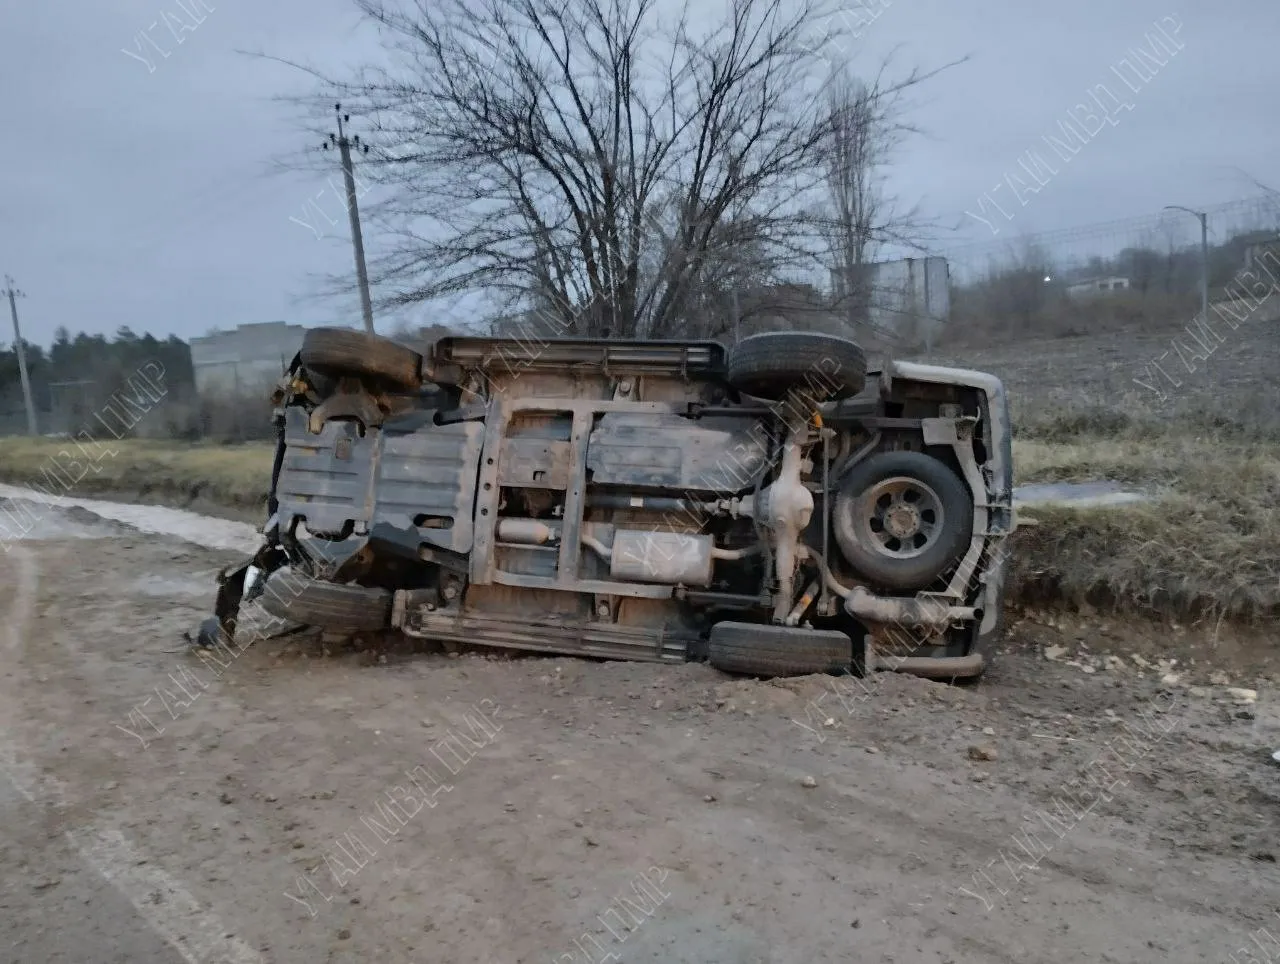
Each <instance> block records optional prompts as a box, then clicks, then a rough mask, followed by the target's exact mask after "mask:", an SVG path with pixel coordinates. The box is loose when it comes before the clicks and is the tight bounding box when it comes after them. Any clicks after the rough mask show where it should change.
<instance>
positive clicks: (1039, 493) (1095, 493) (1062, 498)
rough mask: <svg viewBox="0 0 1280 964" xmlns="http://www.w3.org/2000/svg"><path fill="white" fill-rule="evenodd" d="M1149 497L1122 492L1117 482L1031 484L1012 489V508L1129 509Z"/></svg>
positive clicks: (1131, 492)
mask: <svg viewBox="0 0 1280 964" xmlns="http://www.w3.org/2000/svg"><path fill="white" fill-rule="evenodd" d="M1150 498H1151V497H1150V496H1149V495H1146V494H1145V493H1142V492H1134V491H1132V490H1131V489H1126V488H1125V487H1124V486H1122V485H1121V484H1120V483H1118V482H1110V481H1102V482H1033V483H1030V484H1028V485H1016V486H1014V488H1013V503H1014V505H1074V506H1081V507H1092V506H1110V505H1132V504H1133V503H1135V502H1147V501H1149V500H1150Z"/></svg>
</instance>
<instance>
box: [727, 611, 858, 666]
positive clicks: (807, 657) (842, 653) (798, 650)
mask: <svg viewBox="0 0 1280 964" xmlns="http://www.w3.org/2000/svg"><path fill="white" fill-rule="evenodd" d="M707 661H708V662H709V663H710V664H711V665H712V666H714V667H715V668H716V669H721V670H724V671H725V672H726V673H745V674H747V675H749V676H807V675H808V674H810V673H847V672H848V671H849V666H850V664H851V663H852V661H853V644H852V643H851V642H850V641H849V637H848V636H846V635H845V634H844V633H840V632H836V631H835V630H830V629H827V630H823V629H801V628H799V627H792V626H771V625H767V624H764V623H733V622H724V623H716V624H715V625H714V626H712V627H711V642H710V644H709V646H708V649H707Z"/></svg>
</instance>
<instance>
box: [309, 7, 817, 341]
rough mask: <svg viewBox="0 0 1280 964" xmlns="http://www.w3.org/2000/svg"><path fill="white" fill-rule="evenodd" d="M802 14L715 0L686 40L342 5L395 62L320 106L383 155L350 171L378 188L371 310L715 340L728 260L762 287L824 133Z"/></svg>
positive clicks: (546, 11)
mask: <svg viewBox="0 0 1280 964" xmlns="http://www.w3.org/2000/svg"><path fill="white" fill-rule="evenodd" d="M820 2H822V0H729V2H728V4H727V8H726V13H725V15H724V16H723V18H722V19H720V20H719V21H718V22H715V23H712V24H710V25H709V26H695V20H696V21H697V23H699V24H702V23H705V20H706V18H705V17H703V16H702V15H701V13H700V14H699V16H698V17H697V18H693V17H691V16H690V14H689V11H688V9H685V10H683V11H680V10H677V11H676V16H674V17H672V15H671V11H670V9H669V8H668V7H666V6H663V7H662V8H661V10H660V9H659V6H658V4H657V3H656V0H405V2H404V3H403V4H398V5H395V6H393V5H391V4H384V3H383V2H381V0H357V3H358V5H359V6H360V7H361V8H362V9H363V10H364V12H365V13H366V14H367V15H368V16H369V17H371V18H372V19H373V21H375V22H376V24H377V25H378V26H379V27H380V29H381V30H382V33H383V36H384V38H385V45H386V46H387V48H388V50H389V52H390V54H391V58H390V62H391V64H392V65H391V66H389V67H380V68H378V67H370V68H367V69H364V70H362V71H361V72H360V74H359V76H358V77H357V78H356V79H355V80H353V81H350V82H348V83H345V84H341V83H339V84H332V83H331V84H329V85H327V89H326V95H327V99H328V95H331V92H332V91H333V90H334V89H335V87H336V89H337V92H338V93H339V96H340V97H341V99H342V101H343V105H344V109H347V108H348V105H349V109H350V110H351V111H352V112H353V113H356V112H360V113H363V114H366V115H371V116H374V117H376V118H377V121H378V127H379V129H380V131H381V134H380V136H381V138H382V139H383V140H384V141H389V142H394V143H396V145H397V146H396V147H395V148H394V149H392V150H388V151H386V152H384V153H383V155H382V156H381V158H380V159H377V160H373V161H372V163H370V162H366V164H365V168H364V169H365V171H366V172H369V175H370V176H371V177H372V178H373V179H375V180H377V181H382V182H383V183H385V184H386V186H387V188H388V190H387V191H386V192H384V193H385V197H386V198H387V200H385V201H383V202H381V203H380V204H379V205H377V206H376V207H375V209H374V212H373V216H374V219H375V221H376V222H377V224H376V228H380V229H381V234H382V238H383V239H384V240H383V243H382V244H381V250H380V251H379V252H378V253H377V256H376V257H375V259H374V262H373V264H372V265H371V269H372V275H373V280H374V283H375V285H376V286H377V287H378V288H379V289H381V291H382V293H383V300H384V303H387V304H410V303H415V302H423V301H432V300H435V299H438V298H442V297H448V296H456V295H461V294H468V293H476V292H483V293H484V294H485V295H488V296H498V297H500V298H501V299H502V305H501V307H502V308H503V310H507V311H518V310H520V309H524V310H528V309H529V307H530V305H531V304H534V303H536V304H538V305H540V306H542V307H543V308H544V309H545V310H547V311H549V312H550V314H551V316H552V317H553V319H554V323H555V325H556V326H557V327H558V329H559V330H558V331H557V332H556V333H563V334H599V333H603V332H608V333H610V334H613V335H616V336H620V337H646V336H647V337H655V336H665V335H670V334H673V333H676V332H678V331H682V330H684V328H685V327H686V326H687V325H689V324H690V322H691V319H694V320H695V321H696V324H697V325H698V326H700V327H703V328H714V327H716V325H720V326H721V327H723V324H724V319H725V318H726V317H727V315H724V313H723V311H722V307H723V306H720V305H719V301H718V299H719V298H720V297H721V296H722V295H723V293H724V291H725V290H726V288H727V287H728V286H731V285H733V284H736V283H738V282H739V281H740V280H741V277H742V275H743V273H744V271H743V266H742V265H741V264H738V263H737V262H735V259H736V258H737V257H738V256H739V255H740V254H741V253H742V252H743V251H750V252H752V260H753V264H752V266H751V268H752V271H753V272H755V273H756V274H755V277H756V279H757V280H759V279H760V277H761V274H760V272H762V271H763V272H767V271H768V270H770V266H773V265H776V264H779V263H781V262H783V261H784V260H785V259H786V258H788V257H794V256H795V252H796V251H797V250H798V249H799V248H800V239H801V237H802V236H803V234H804V231H805V224H806V214H805V211H806V210H807V208H808V206H809V203H808V202H809V201H811V198H812V192H813V191H814V190H815V186H816V183H817V180H818V176H819V164H818V160H819V157H820V155H821V151H822V150H823V149H824V146H825V145H826V143H827V141H828V131H829V124H828V121H829V119H828V117H827V116H826V114H825V112H824V111H823V110H822V109H821V98H820V97H819V96H817V94H818V90H817V85H818V83H820V81H821V78H820V76H819V74H818V71H817V70H816V69H815V68H816V65H817V63H818V62H819V59H820V58H819V54H818V53H817V52H815V51H814V50H813V49H812V48H811V47H810V45H808V44H807V43H806V39H805V38H806V32H807V28H808V27H810V26H811V25H812V23H813V22H814V21H815V20H817V19H819V18H820V17H821V16H822V15H823V13H824V11H823V10H822V9H821V8H820V7H819V3H820ZM318 102H319V100H318V98H317V103H318ZM374 233H375V234H377V233H378V232H377V231H375V232H374ZM735 264H737V267H734V265H735ZM713 307H714V308H715V311H720V312H721V315H724V317H720V318H719V320H718V321H717V320H716V318H713V317H711V315H714V314H715V311H713V310H712V308H713ZM717 317H719V316H717ZM699 318H700V319H701V320H697V319H699Z"/></svg>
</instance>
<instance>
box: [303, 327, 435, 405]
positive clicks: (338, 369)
mask: <svg viewBox="0 0 1280 964" xmlns="http://www.w3.org/2000/svg"><path fill="white" fill-rule="evenodd" d="M299 355H300V357H301V359H302V364H303V365H304V366H306V367H307V368H309V369H311V370H312V371H316V372H319V373H321V374H322V375H329V376H333V377H342V376H343V375H356V376H359V377H361V378H367V379H370V380H372V381H374V382H377V383H379V384H381V385H384V386H386V387H388V388H395V389H403V390H406V391H416V390H417V389H418V387H419V386H420V385H421V384H422V356H421V355H419V354H418V353H417V352H416V351H414V350H413V349H412V348H406V347H405V346H404V345H401V344H399V343H398V342H394V341H392V340H391V339H390V338H383V337H382V336H381V335H370V334H368V333H367V332H363V331H354V330H352V329H350V328H312V329H310V330H309V331H308V332H307V334H306V336H305V337H304V338H303V339H302V351H301V352H299Z"/></svg>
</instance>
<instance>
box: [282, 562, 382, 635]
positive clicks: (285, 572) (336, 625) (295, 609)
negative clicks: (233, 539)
mask: <svg viewBox="0 0 1280 964" xmlns="http://www.w3.org/2000/svg"><path fill="white" fill-rule="evenodd" d="M262 608H263V609H265V610H266V611H267V612H269V613H270V614H271V615H273V616H277V617H279V618H280V619H288V620H290V621H292V622H295V623H303V624H305V625H307V626H317V627H319V628H320V629H332V630H334V631H336V632H362V631H366V630H370V631H371V630H377V629H386V628H387V627H389V626H390V625H391V593H390V591H389V590H386V589H371V588H369V587H367V586H351V585H344V584H341V583H335V582H325V581H323V580H320V579H312V578H311V577H309V576H306V575H303V574H302V573H300V572H295V571H294V570H292V569H277V570H276V571H275V572H273V573H272V574H271V575H270V576H268V577H267V581H266V584H265V585H264V587H263V592H262Z"/></svg>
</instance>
